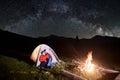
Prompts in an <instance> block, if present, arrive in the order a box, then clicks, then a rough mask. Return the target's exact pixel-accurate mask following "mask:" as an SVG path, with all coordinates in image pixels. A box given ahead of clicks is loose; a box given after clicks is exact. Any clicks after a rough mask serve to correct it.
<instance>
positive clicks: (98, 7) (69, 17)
mask: <svg viewBox="0 0 120 80" xmlns="http://www.w3.org/2000/svg"><path fill="white" fill-rule="evenodd" d="M0 29H2V30H5V31H9V32H13V33H17V34H21V35H25V36H29V37H35V38H37V37H41V36H49V35H57V36H64V37H72V38H75V36H76V35H77V36H78V37H79V38H91V37H93V36H95V35H102V36H114V37H120V1H119V0H0Z"/></svg>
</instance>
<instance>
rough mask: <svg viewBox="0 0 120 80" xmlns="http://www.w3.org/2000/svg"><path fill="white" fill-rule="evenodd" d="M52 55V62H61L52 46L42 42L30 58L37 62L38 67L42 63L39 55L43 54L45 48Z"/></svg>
mask: <svg viewBox="0 0 120 80" xmlns="http://www.w3.org/2000/svg"><path fill="white" fill-rule="evenodd" d="M45 49H46V51H47V52H48V53H49V54H50V55H51V57H52V61H51V63H52V64H55V63H58V62H60V60H59V58H58V56H57V55H56V53H55V52H54V51H53V49H52V48H50V47H49V46H48V45H46V44H40V45H38V46H37V47H36V48H35V49H34V50H33V52H32V54H31V56H30V59H31V60H32V61H33V62H35V63H36V66H37V67H38V66H39V65H40V61H39V57H40V55H41V52H42V51H43V50H45Z"/></svg>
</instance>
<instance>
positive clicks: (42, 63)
mask: <svg viewBox="0 0 120 80" xmlns="http://www.w3.org/2000/svg"><path fill="white" fill-rule="evenodd" d="M45 51H46V50H43V51H42V52H41V55H40V58H39V61H40V67H45V68H46V67H47V56H46V55H45Z"/></svg>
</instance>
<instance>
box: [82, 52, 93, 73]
mask: <svg viewBox="0 0 120 80" xmlns="http://www.w3.org/2000/svg"><path fill="white" fill-rule="evenodd" d="M83 70H84V71H85V72H92V71H93V70H94V64H92V51H90V52H88V55H87V59H86V61H85V64H84V66H83Z"/></svg>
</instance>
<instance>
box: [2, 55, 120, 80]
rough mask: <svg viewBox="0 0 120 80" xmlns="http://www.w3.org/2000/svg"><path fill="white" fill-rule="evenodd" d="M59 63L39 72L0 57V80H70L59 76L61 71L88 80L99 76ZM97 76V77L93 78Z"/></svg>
mask: <svg viewBox="0 0 120 80" xmlns="http://www.w3.org/2000/svg"><path fill="white" fill-rule="evenodd" d="M65 62H66V63H65ZM65 62H63V61H61V62H60V63H59V64H56V65H54V67H53V68H52V69H43V70H40V69H38V68H37V67H35V66H34V65H30V64H28V63H26V62H25V61H20V60H18V59H16V58H13V57H8V56H3V55H0V69H1V70H0V79H1V80H70V79H69V78H67V77H65V76H63V75H61V74H60V71H61V70H63V69H66V70H68V71H69V72H71V73H74V74H77V75H79V76H81V77H83V78H87V79H89V80H97V79H98V78H99V77H101V76H102V75H101V74H97V73H95V74H93V75H92V74H91V75H87V74H85V75H84V74H82V73H80V71H78V69H75V65H71V64H72V63H71V61H70V60H66V61H65ZM115 70H118V71H120V66H117V67H115ZM95 75H98V76H95Z"/></svg>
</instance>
